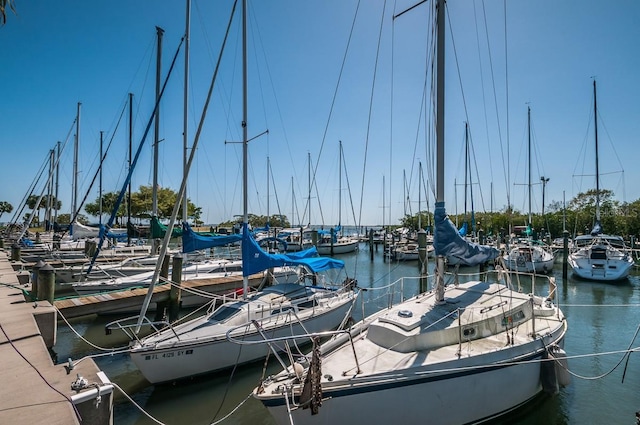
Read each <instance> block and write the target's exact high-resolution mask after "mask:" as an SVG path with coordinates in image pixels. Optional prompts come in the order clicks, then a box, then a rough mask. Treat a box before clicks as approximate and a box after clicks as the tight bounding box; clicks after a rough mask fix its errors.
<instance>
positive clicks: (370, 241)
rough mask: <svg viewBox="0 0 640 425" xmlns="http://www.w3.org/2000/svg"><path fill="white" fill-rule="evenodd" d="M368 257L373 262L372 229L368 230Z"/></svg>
mask: <svg viewBox="0 0 640 425" xmlns="http://www.w3.org/2000/svg"><path fill="white" fill-rule="evenodd" d="M369 257H371V261H373V229H369Z"/></svg>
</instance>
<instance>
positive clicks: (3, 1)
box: [0, 0, 18, 25]
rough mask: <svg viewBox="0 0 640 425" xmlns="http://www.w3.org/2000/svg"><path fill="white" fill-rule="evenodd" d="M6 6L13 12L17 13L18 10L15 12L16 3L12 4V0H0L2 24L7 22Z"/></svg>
mask: <svg viewBox="0 0 640 425" xmlns="http://www.w3.org/2000/svg"><path fill="white" fill-rule="evenodd" d="M7 8H9V9H10V10H11V11H12V12H13V13H14V14H16V15H17V14H18V12H16V5H15V4H14V0H0V15H1V16H2V25H4V24H6V23H7Z"/></svg>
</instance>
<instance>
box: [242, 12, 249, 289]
mask: <svg viewBox="0 0 640 425" xmlns="http://www.w3.org/2000/svg"><path fill="white" fill-rule="evenodd" d="M248 143H249V142H248V140H247V0H243V1H242V188H243V190H242V211H243V215H242V229H243V232H249V212H248V208H249V205H248V196H247V188H248V182H249V179H248V166H247V161H248ZM244 237H248V235H244ZM245 260H246V258H245ZM243 274H244V273H243ZM248 292H249V278H248V277H247V276H243V277H242V298H243V299H246V298H247V293H248Z"/></svg>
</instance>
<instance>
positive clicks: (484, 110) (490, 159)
mask: <svg viewBox="0 0 640 425" xmlns="http://www.w3.org/2000/svg"><path fill="white" fill-rule="evenodd" d="M473 16H474V22H475V27H476V41H477V45H478V63H479V64H480V66H479V67H478V68H479V72H480V88H481V90H482V106H483V108H482V111H483V113H484V129H485V132H486V137H487V151H488V153H489V175H490V176H491V181H493V161H492V160H493V155H492V154H491V142H490V140H491V139H490V137H489V118H488V116H487V99H486V97H485V87H484V74H483V71H482V55H481V54H480V34H479V32H478V12H477V11H476V2H475V1H474V2H473ZM483 203H484V202H483Z"/></svg>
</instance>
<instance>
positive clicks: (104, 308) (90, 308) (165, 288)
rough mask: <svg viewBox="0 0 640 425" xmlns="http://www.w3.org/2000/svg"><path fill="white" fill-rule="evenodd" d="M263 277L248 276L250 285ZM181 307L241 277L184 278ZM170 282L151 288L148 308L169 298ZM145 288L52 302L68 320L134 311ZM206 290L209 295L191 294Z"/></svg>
mask: <svg viewBox="0 0 640 425" xmlns="http://www.w3.org/2000/svg"><path fill="white" fill-rule="evenodd" d="M263 279H264V277H263V275H262V274H256V275H253V276H250V277H249V287H252V288H256V287H258V286H259V285H260V284H261V283H262V280H263ZM181 286H182V288H183V291H182V306H183V307H196V306H201V305H203V304H206V303H207V302H209V301H211V299H212V297H213V296H223V295H225V294H229V293H231V292H233V291H236V290H238V289H239V288H242V277H241V276H233V277H216V278H211V279H197V280H187V281H183V282H182V284H181ZM170 290H171V287H170V285H166V284H165V285H159V286H155V287H154V288H153V295H152V297H151V304H150V308H152V309H153V308H155V305H156V304H157V303H158V302H164V301H167V300H168V299H169V292H170ZM147 292H148V291H147V288H134V289H128V290H125V291H117V292H104V293H100V294H96V295H88V296H82V297H70V298H66V299H61V300H56V301H54V305H55V307H56V308H57V309H58V310H60V313H61V314H62V315H63V316H64V317H66V318H68V319H70V318H74V317H79V316H85V315H88V314H126V313H137V312H139V311H140V309H141V308H142V303H143V300H144V298H145V297H146V295H147ZM194 292H197V293H206V294H207V295H208V296H200V295H196V294H194Z"/></svg>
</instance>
